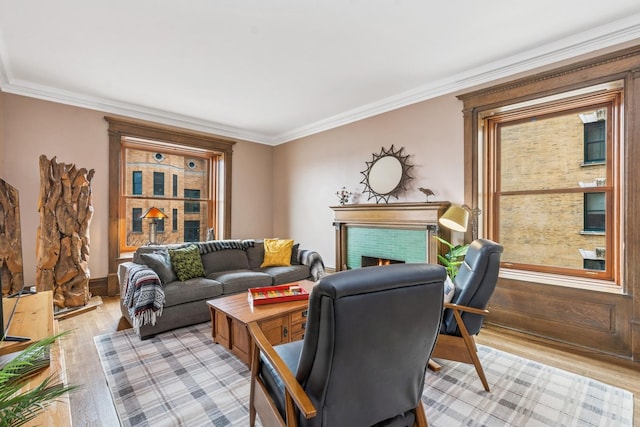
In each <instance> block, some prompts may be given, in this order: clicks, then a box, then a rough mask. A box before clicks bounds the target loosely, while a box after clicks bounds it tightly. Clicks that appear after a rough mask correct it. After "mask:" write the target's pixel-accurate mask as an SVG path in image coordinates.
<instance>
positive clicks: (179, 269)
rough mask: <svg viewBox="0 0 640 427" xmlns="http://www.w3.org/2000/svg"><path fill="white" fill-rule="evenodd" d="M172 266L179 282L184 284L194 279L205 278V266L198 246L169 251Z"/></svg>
mask: <svg viewBox="0 0 640 427" xmlns="http://www.w3.org/2000/svg"><path fill="white" fill-rule="evenodd" d="M169 257H170V258H171V265H172V266H173V269H174V270H175V272H176V275H177V276H178V280H180V281H181V282H184V281H185V280H188V279H193V278H194V277H203V276H204V266H203V265H202V259H201V258H200V250H199V249H198V247H197V246H196V245H189V246H187V247H186V248H180V249H169Z"/></svg>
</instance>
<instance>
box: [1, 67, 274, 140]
mask: <svg viewBox="0 0 640 427" xmlns="http://www.w3.org/2000/svg"><path fill="white" fill-rule="evenodd" d="M1 64H2V62H1V61H0V65H1ZM5 77H6V74H5V73H4V70H3V69H2V67H1V66H0V79H2V80H0V84H1V86H0V88H1V89H2V91H3V92H5V93H11V94H14V95H22V96H26V97H30V98H37V99H41V100H44V101H51V102H56V103H59V104H65V105H71V106H74V107H81V108H87V109H89V110H96V111H100V112H104V113H107V114H115V115H120V116H125V117H131V118H134V119H139V120H146V121H150V122H156V123H159V124H164V125H170V126H176V127H182V128H186V129H190V130H196V131H200V132H207V133H211V134H214V135H218V136H223V137H226V138H231V139H241V140H245V141H250V142H257V143H260V144H269V139H270V137H269V136H268V135H264V134H260V133H256V132H250V131H247V130H246V129H240V128H235V127H232V126H226V125H223V124H220V123H216V122H212V121H208V120H201V119H197V118H194V117H190V116H185V115H181V114H175V113H169V112H167V111H163V110H159V109H154V108H148V107H143V106H140V105H136V104H131V103H125V102H120V101H115V100H112V99H106V98H96V97H90V96H86V95H82V94H78V93H73V92H66V91H61V90H59V89H55V88H51V87H46V86H39V85H35V84H32V83H29V82H23V81H19V80H18V81H13V82H11V83H8V82H7V81H6V79H5Z"/></svg>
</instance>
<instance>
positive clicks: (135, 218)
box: [131, 208, 142, 233]
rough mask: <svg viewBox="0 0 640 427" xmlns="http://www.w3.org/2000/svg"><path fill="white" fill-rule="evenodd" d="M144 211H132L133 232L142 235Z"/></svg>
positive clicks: (135, 209)
mask: <svg viewBox="0 0 640 427" xmlns="http://www.w3.org/2000/svg"><path fill="white" fill-rule="evenodd" d="M140 216H142V209H140V208H133V209H131V231H132V232H134V233H142V218H140Z"/></svg>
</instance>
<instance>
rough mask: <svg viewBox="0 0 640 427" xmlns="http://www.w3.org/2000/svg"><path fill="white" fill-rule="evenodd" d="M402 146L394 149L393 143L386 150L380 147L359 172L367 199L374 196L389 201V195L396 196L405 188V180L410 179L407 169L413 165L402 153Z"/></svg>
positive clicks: (377, 200)
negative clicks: (365, 166) (367, 194)
mask: <svg viewBox="0 0 640 427" xmlns="http://www.w3.org/2000/svg"><path fill="white" fill-rule="evenodd" d="M402 150H403V149H402V148H401V149H399V150H395V149H394V148H393V145H392V146H391V148H389V149H388V150H386V149H385V148H384V147H382V150H381V151H380V154H376V153H374V154H373V160H372V161H370V162H367V170H364V171H362V172H360V173H361V174H362V175H363V176H364V178H363V179H362V181H361V183H362V184H364V192H365V193H369V199H371V198H375V199H376V203H379V202H380V201H384V202H387V203H388V202H389V197H395V198H396V199H397V198H398V194H400V193H401V192H402V191H404V190H406V188H405V187H406V184H407V181H409V180H410V179H412V177H411V176H410V175H409V169H411V168H412V167H413V165H410V164H409V162H408V161H407V158H408V157H409V156H408V155H407V156H403V155H402Z"/></svg>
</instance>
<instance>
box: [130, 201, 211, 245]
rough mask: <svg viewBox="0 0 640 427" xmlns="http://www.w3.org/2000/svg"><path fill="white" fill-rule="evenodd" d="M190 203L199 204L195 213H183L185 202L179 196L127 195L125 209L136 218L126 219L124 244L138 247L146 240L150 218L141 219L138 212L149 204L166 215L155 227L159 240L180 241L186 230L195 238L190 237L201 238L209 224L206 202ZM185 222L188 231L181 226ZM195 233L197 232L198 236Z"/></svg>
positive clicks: (202, 238)
mask: <svg viewBox="0 0 640 427" xmlns="http://www.w3.org/2000/svg"><path fill="white" fill-rule="evenodd" d="M192 203H197V204H198V209H199V212H198V213H185V212H184V210H183V204H184V203H183V202H182V201H181V200H176V201H174V200H164V201H160V200H158V199H154V198H149V199H140V198H136V199H127V201H126V211H127V212H130V213H131V215H132V218H137V220H133V219H129V220H128V221H127V224H128V225H127V230H126V244H127V245H128V246H130V247H137V246H142V245H144V244H146V243H147V242H148V240H149V223H150V220H147V219H142V218H140V215H142V213H143V212H145V211H146V210H147V209H148V208H149V207H150V206H155V207H156V208H158V209H160V210H161V211H162V212H164V213H165V214H167V215H168V216H169V218H167V219H165V220H158V223H157V224H158V225H157V228H156V232H157V242H158V243H160V244H167V243H181V242H183V241H185V240H184V236H185V235H187V234H185V233H188V235H189V236H190V238H194V239H195V240H189V241H200V240H204V239H205V235H204V233H205V232H206V230H207V228H208V227H209V226H208V221H209V214H208V209H207V206H208V204H207V202H206V201H201V202H192ZM182 220H184V221H182ZM185 224H188V225H187V226H188V227H190V228H189V230H188V231H185V229H184V227H185ZM134 227H137V228H134ZM194 236H197V238H195V237H194Z"/></svg>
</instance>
